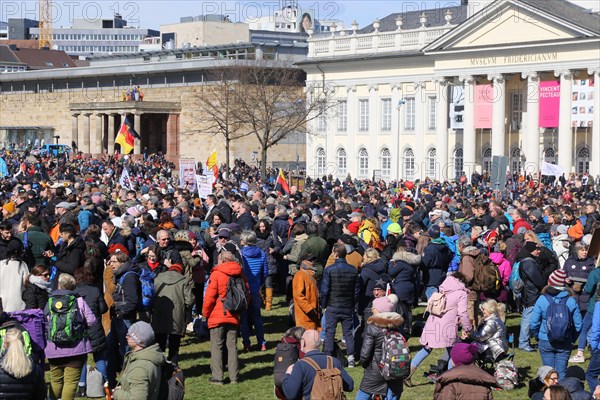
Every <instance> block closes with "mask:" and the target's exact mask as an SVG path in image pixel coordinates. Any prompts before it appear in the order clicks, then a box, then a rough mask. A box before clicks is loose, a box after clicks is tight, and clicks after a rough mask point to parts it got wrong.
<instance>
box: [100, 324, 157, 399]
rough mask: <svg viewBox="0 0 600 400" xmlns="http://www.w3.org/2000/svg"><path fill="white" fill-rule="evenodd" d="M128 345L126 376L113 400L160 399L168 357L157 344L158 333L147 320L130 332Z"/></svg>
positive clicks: (131, 327)
mask: <svg viewBox="0 0 600 400" xmlns="http://www.w3.org/2000/svg"><path fill="white" fill-rule="evenodd" d="M126 337H127V345H128V346H129V348H130V349H131V351H129V352H128V353H127V354H126V355H125V361H124V363H123V373H122V374H121V380H120V381H119V385H118V386H117V387H116V388H115V389H114V392H113V394H112V398H113V399H115V400H124V399H148V400H157V399H158V392H159V389H160V381H161V366H162V364H163V362H164V355H163V353H162V352H161V351H160V348H159V346H158V344H155V343H154V331H153V330H152V327H151V326H150V324H148V323H147V322H144V321H139V322H136V323H135V324H132V325H131V326H130V327H129V329H128V330H127V336H126Z"/></svg>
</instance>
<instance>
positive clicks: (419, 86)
mask: <svg viewBox="0 0 600 400" xmlns="http://www.w3.org/2000/svg"><path fill="white" fill-rule="evenodd" d="M413 85H414V87H415V90H421V89H425V82H413Z"/></svg>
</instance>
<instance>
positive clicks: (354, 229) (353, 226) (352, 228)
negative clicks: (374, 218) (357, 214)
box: [348, 222, 360, 235]
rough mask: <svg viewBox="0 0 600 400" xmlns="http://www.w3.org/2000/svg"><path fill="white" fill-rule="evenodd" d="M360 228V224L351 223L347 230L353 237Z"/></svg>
mask: <svg viewBox="0 0 600 400" xmlns="http://www.w3.org/2000/svg"><path fill="white" fill-rule="evenodd" d="M359 228H360V222H352V223H350V224H348V230H349V231H350V232H352V233H354V234H355V235H356V234H357V233H358V229H359Z"/></svg>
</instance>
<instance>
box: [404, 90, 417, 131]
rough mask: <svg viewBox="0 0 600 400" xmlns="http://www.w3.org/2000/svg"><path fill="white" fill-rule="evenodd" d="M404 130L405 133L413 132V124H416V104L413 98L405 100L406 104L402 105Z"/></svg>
mask: <svg viewBox="0 0 600 400" xmlns="http://www.w3.org/2000/svg"><path fill="white" fill-rule="evenodd" d="M404 107H405V111H404V129H405V130H407V131H414V130H415V122H416V112H415V111H416V109H415V107H416V102H415V98H414V97H409V98H407V99H406V103H405V104H404Z"/></svg>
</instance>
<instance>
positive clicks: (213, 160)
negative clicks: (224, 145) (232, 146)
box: [206, 150, 219, 181]
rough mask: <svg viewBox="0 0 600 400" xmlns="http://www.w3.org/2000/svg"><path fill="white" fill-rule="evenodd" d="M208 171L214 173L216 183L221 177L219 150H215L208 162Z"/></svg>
mask: <svg viewBox="0 0 600 400" xmlns="http://www.w3.org/2000/svg"><path fill="white" fill-rule="evenodd" d="M206 169H207V170H211V169H212V171H213V174H214V175H215V181H216V179H218V177H219V165H218V164H217V150H213V152H212V154H211V155H210V156H208V159H207V160H206Z"/></svg>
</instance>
